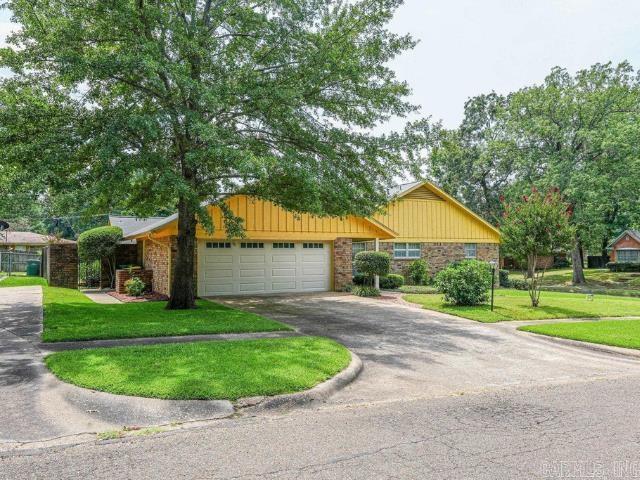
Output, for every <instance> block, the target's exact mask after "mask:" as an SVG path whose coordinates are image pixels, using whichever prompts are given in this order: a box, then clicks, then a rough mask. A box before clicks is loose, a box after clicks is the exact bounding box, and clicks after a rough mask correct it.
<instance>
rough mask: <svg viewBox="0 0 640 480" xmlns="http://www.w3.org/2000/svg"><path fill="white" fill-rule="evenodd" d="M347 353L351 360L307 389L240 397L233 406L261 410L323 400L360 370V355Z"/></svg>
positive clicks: (238, 409)
mask: <svg viewBox="0 0 640 480" xmlns="http://www.w3.org/2000/svg"><path fill="white" fill-rule="evenodd" d="M349 353H350V354H351V362H350V363H349V365H347V367H346V368H345V369H344V370H342V371H341V372H340V373H338V374H337V375H335V376H334V377H331V378H330V379H328V380H325V381H324V382H322V383H320V384H318V385H316V386H315V387H313V388H311V389H309V390H305V391H303V392H297V393H290V394H284V395H276V396H274V397H245V398H240V399H238V400H236V401H235V402H234V404H233V406H234V408H235V410H236V411H237V412H261V411H265V410H274V409H280V408H290V407H294V406H304V405H308V404H310V403H312V402H318V401H324V400H326V399H327V398H329V397H330V396H331V395H333V394H334V393H336V392H338V391H340V390H342V389H343V388H344V387H346V386H347V385H349V384H350V383H351V382H353V381H354V380H355V379H356V378H358V376H359V375H360V373H361V372H362V369H363V364H362V360H360V357H358V356H357V355H356V354H355V353H353V352H352V351H351V350H349Z"/></svg>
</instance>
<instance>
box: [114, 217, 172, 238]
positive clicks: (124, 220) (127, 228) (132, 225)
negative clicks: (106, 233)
mask: <svg viewBox="0 0 640 480" xmlns="http://www.w3.org/2000/svg"><path fill="white" fill-rule="evenodd" d="M164 218H165V217H149V218H136V217H128V216H120V215H109V225H111V226H114V227H120V228H121V229H122V235H123V236H124V237H126V236H127V235H129V234H130V233H133V232H135V231H137V230H141V229H143V228H145V227H148V226H149V225H153V224H154V223H156V222H158V221H159V220H162V219H164Z"/></svg>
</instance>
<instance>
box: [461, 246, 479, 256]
mask: <svg viewBox="0 0 640 480" xmlns="http://www.w3.org/2000/svg"><path fill="white" fill-rule="evenodd" d="M477 257H478V244H477V243H465V244H464V258H477Z"/></svg>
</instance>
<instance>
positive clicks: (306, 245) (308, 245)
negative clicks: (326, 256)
mask: <svg viewBox="0 0 640 480" xmlns="http://www.w3.org/2000/svg"><path fill="white" fill-rule="evenodd" d="M302 248H324V243H303V244H302Z"/></svg>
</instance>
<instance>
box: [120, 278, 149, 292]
mask: <svg viewBox="0 0 640 480" xmlns="http://www.w3.org/2000/svg"><path fill="white" fill-rule="evenodd" d="M146 287H147V286H146V285H145V284H144V282H143V281H142V280H140V279H139V278H138V277H133V278H130V279H129V280H127V281H126V282H124V289H125V290H126V291H127V295H130V296H132V297H141V296H142V294H143V293H144V290H145V288H146Z"/></svg>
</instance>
